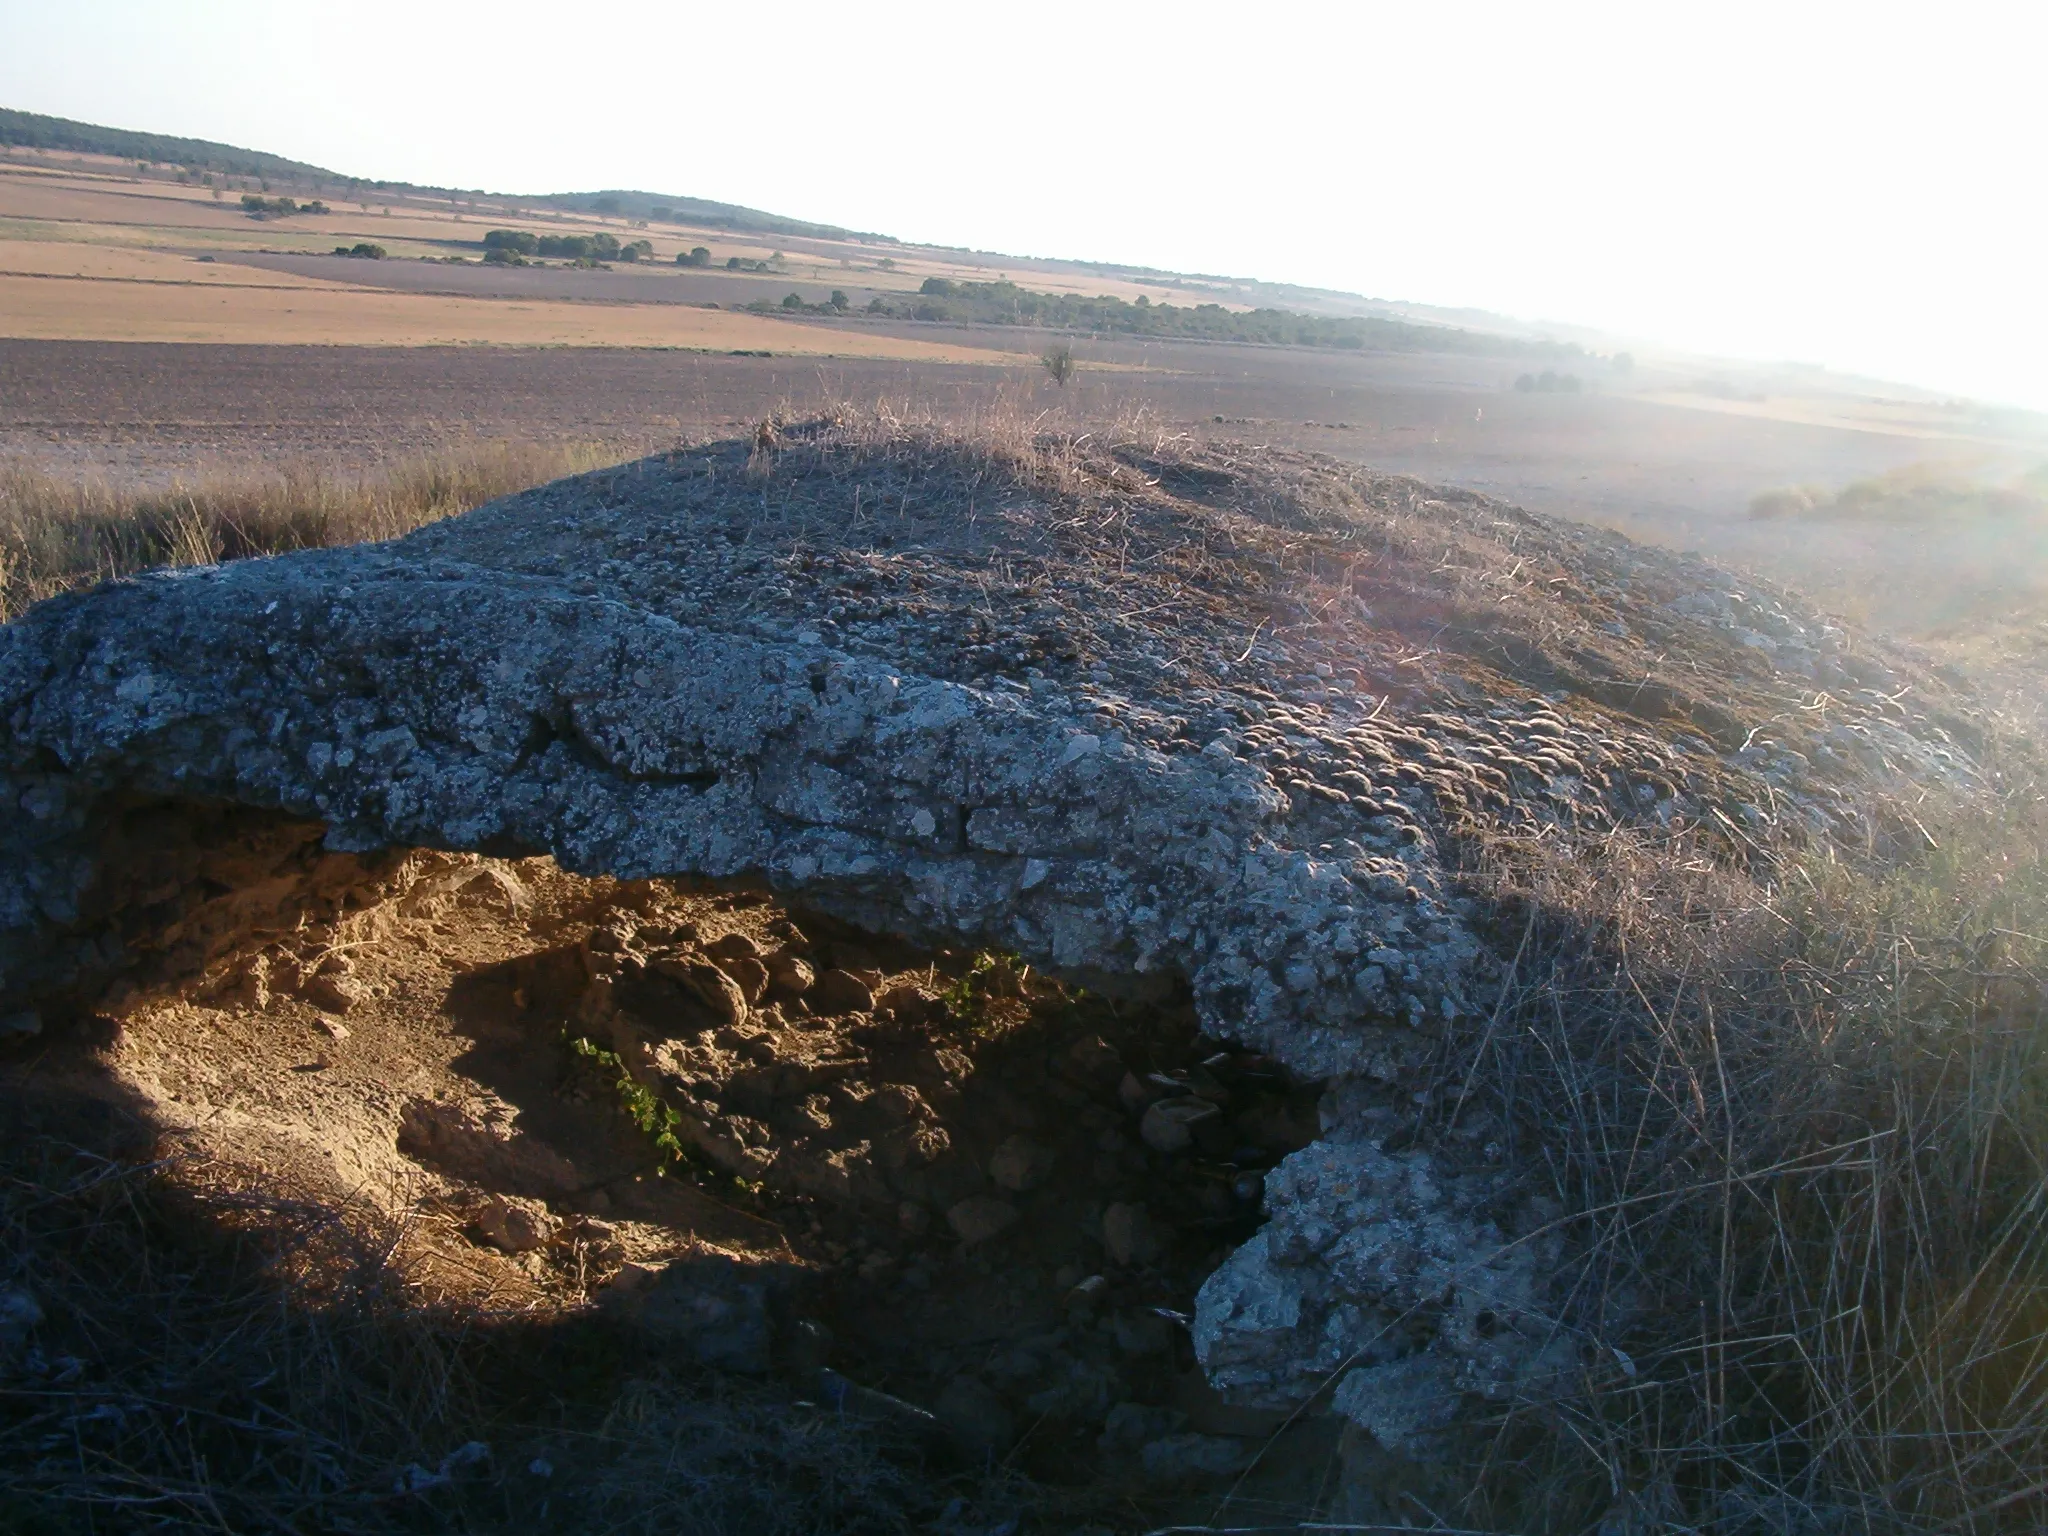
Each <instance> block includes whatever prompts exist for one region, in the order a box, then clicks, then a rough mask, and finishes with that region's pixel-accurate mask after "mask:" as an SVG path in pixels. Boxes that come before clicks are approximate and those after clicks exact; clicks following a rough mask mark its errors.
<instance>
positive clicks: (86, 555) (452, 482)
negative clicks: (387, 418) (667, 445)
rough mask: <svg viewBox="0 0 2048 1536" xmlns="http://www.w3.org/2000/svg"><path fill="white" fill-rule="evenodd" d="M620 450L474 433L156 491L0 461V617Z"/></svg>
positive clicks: (346, 527) (519, 486) (460, 498)
mask: <svg viewBox="0 0 2048 1536" xmlns="http://www.w3.org/2000/svg"><path fill="white" fill-rule="evenodd" d="M618 457H620V453H619V451H618V450H617V449H610V448H605V447H602V446H599V445H596V444H589V443H478V444H471V445H468V446H465V447H454V448H448V449H445V450H443V451H441V452H439V453H436V454H433V455H429V456H425V457H421V458H417V459H412V460H408V461H405V462H403V463H400V464H398V465H396V466H393V467H391V468H389V469H385V470H382V471H379V472H377V473H374V474H367V475H364V476H361V477H359V478H356V479H342V478H339V477H337V476H335V475H333V474H331V473H329V472H325V471H321V470H317V469H311V468H288V469H284V470H281V471H279V472H278V473H277V474H276V475H274V476H272V477H270V478H267V479H263V478H253V477H245V478H233V479H219V480H209V481H204V482H201V483H198V484H194V485H173V486H171V487H170V488H169V489H167V490H162V491H136V490H122V489H116V488H114V487H112V486H109V485H107V484H105V483H103V482H97V481H90V480H86V481H64V480H59V479H56V478H55V477H53V476H51V475H49V474H46V473H44V472H42V471H40V470H37V469H33V468H30V467H28V466H26V465H22V464H0V622H4V621H5V620H7V619H10V618H12V617H14V616H15V615H16V614H18V613H20V612H21V611H22V610H23V609H25V608H26V607H28V605H29V604H31V603H35V602H40V601H41V600H42V599H44V598H46V597H51V596H54V595H55V594H57V593H59V592H63V591H69V590H71V589H73V588H77V587H81V586H87V585H90V584H92V583H95V582H100V581H106V580H109V579H111V578H114V577H118V576H127V575H131V574H133V573H134V572H136V571H141V570H147V569H149V568H150V567H153V566H160V565H210V564H213V563H215V562H217V561H221V560H239V559H244V558H246V557H248V556H251V555H273V554H281V553H283V552H285V551H287V550H294V549H313V548H320V547H324V546H329V545H336V544H356V543H361V542H363V541H365V540H371V539H389V538H396V537H398V536H399V535H400V534H404V533H409V532H410V531H411V530H413V529H415V528H418V527H421V526H423V525H424V524H427V523H431V522H434V521H437V520H438V519H440V518H444V517H450V516H453V515H454V514H455V513H458V512H466V511H468V510H469V509H470V508H471V507H474V506H479V505H481V504H482V503H484V502H486V501H489V500H491V499H493V498H495V497H498V496H505V495H509V494H510V493H512V492H514V491H521V490H525V489H527V488H528V487H530V486H535V485H540V484H542V483H544V482H546V481H549V480H553V479H557V478H559V477H560V476H562V475H568V474H575V473H579V472H581V471H583V470H587V469H593V468H596V467H598V466H599V465H602V464H608V463H611V462H612V461H614V460H615V459H617V458H618Z"/></svg>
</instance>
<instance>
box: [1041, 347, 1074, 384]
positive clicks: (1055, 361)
mask: <svg viewBox="0 0 2048 1536" xmlns="http://www.w3.org/2000/svg"><path fill="white" fill-rule="evenodd" d="M1038 363H1039V366H1040V367H1042V368H1043V369H1045V371H1046V373H1047V374H1048V375H1050V377H1051V378H1052V381H1053V383H1055V384H1057V385H1059V387H1060V388H1061V389H1065V388H1066V387H1067V380H1069V379H1071V378H1072V377H1073V376H1074V349H1073V348H1072V347H1070V346H1068V345H1067V344H1066V343H1065V342H1064V341H1060V342H1055V343H1054V344H1053V345H1051V346H1049V347H1047V348H1046V349H1045V353H1044V355H1043V356H1041V357H1040V358H1039V359H1038Z"/></svg>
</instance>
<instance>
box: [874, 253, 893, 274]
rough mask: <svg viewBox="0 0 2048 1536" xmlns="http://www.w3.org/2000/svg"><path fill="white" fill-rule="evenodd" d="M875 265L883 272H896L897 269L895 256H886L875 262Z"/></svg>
mask: <svg viewBox="0 0 2048 1536" xmlns="http://www.w3.org/2000/svg"><path fill="white" fill-rule="evenodd" d="M875 267H876V269H877V270H879V271H882V272H894V271H895V270H896V263H895V261H894V259H893V258H891V257H888V256H884V257H883V258H882V259H881V260H879V261H877V262H876V263H875Z"/></svg>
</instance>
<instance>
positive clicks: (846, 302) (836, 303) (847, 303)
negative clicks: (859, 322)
mask: <svg viewBox="0 0 2048 1536" xmlns="http://www.w3.org/2000/svg"><path fill="white" fill-rule="evenodd" d="M826 302H827V303H829V304H830V305H831V306H832V307H833V308H834V309H836V310H838V311H839V312H840V313H841V314H844V313H845V312H846V311H847V310H848V309H849V308H850V307H851V306H852V304H853V300H851V299H849V298H848V297H847V296H846V290H845V289H844V288H834V289H833V290H832V297H831V298H830V299H828V300H827V301H826Z"/></svg>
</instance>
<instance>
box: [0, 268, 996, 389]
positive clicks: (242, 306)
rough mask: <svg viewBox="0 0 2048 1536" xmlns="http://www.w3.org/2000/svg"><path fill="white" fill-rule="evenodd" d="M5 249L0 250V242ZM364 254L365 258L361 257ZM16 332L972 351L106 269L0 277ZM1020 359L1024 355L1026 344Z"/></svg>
mask: <svg viewBox="0 0 2048 1536" xmlns="http://www.w3.org/2000/svg"><path fill="white" fill-rule="evenodd" d="M0 257H4V250H0ZM365 265H369V263H365ZM0 315H4V316H5V317H6V318H5V320H4V322H0V324H4V325H5V327H6V329H7V330H8V331H9V332H10V333H11V334H12V335H13V336H15V337H18V338H22V339H29V340H50V341H143V342H164V341H171V342H207V343H221V342H231V343H234V342H238V343H244V344H247V343H261V344H270V345H284V346H356V347H446V346H464V345H477V344H484V345H495V346H543V347H590V346H599V347H602V346H622V347H688V348H694V349H702V350H710V351H721V352H723V351H768V352H782V353H800V354H803V355H805V356H811V357H886V358H903V359H907V360H912V361H919V362H940V363H949V362H967V361H972V360H977V359H978V358H981V357H985V356H986V354H982V353H977V352H976V351H975V350H974V349H971V348H967V347H961V346H956V345H952V344H949V343H946V342H942V341H931V340H919V339H909V338H901V337H894V336H887V335H879V334H876V333H874V332H869V331H857V330H850V329H843V328H826V327H823V326H815V325H805V324H803V323H802V322H800V321H790V320H781V319H776V318H772V317H768V316H763V315H748V314H734V313H732V312H730V311H725V310H700V309H686V308H682V307H680V306H675V305H631V306H627V305H600V304H571V303H561V302H555V301H548V300H537V301H534V302H530V303H522V302H511V301H493V300H487V299H467V298H451V297H446V296H442V295H433V294H398V293H378V292H369V291H365V290H362V289H353V288H334V287H328V288H321V289H314V288H312V287H311V285H310V284H307V285H304V286H303V287H299V286H294V287H292V288H282V287H268V286H266V287H256V286H253V285H243V286H236V287H234V288H232V290H231V291H220V292H207V293H201V292H198V291H196V290H195V289H193V288H187V287H177V286H166V285H161V284H140V283H132V282H121V281H113V280H107V279H90V278H86V279H77V278H54V277H11V276H0ZM1014 356H1015V358H1016V360H1017V361H1020V362H1021V361H1027V360H1028V359H1027V358H1025V357H1024V356H1023V355H1022V354H1015V355H1014Z"/></svg>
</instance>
